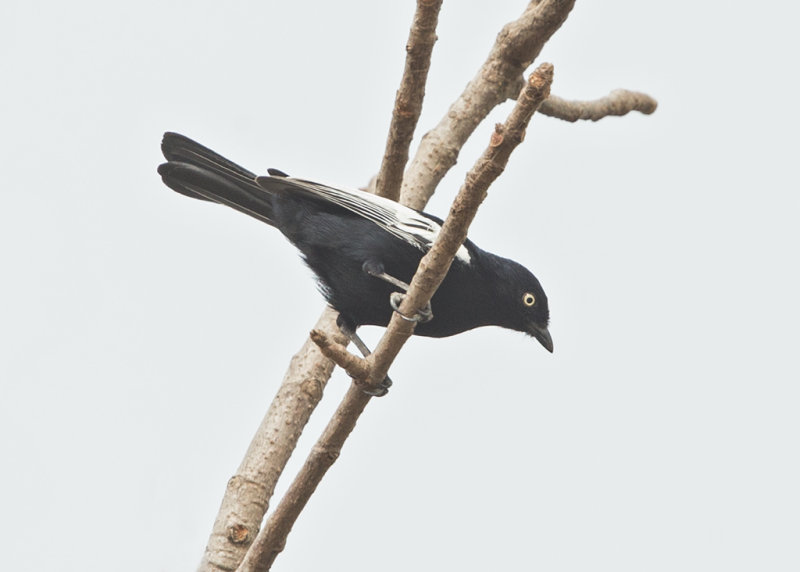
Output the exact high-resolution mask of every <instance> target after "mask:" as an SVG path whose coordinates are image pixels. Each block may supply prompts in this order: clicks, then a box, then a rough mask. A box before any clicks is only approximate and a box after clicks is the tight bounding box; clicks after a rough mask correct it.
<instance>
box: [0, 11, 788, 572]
mask: <svg viewBox="0 0 800 572" xmlns="http://www.w3.org/2000/svg"><path fill="white" fill-rule="evenodd" d="M413 4H414V3H413V2H412V1H411V0H406V1H403V2H399V1H398V2H367V1H365V0H345V1H340V2H294V3H291V2H274V1H266V2H264V1H262V2H244V1H232V2H206V1H195V2H176V1H167V2H164V1H161V2H153V1H149V0H144V1H141V2H137V3H126V4H121V3H115V2H94V1H88V0H77V1H75V2H55V1H52V0H50V1H48V0H43V1H31V0H27V1H25V2H23V1H18V0H10V1H9V0H5V1H4V2H3V3H2V6H0V73H2V80H1V81H2V89H0V119H1V120H0V157H2V169H0V193H2V198H3V202H2V204H3V207H2V209H0V261H1V263H2V281H0V292H1V293H2V305H0V348H2V349H0V459H2V463H3V467H4V469H3V471H2V472H0V512H1V513H2V514H3V518H2V519H0V546H2V551H1V553H2V565H3V568H5V569H8V570H17V571H27V570H31V571H39V570H69V571H72V570H75V571H77V570H81V571H85V570H98V571H108V570H119V571H134V570H135V571H137V572H138V571H142V570H154V571H165V572H166V571H169V572H172V571H183V570H185V571H190V570H194V568H195V567H196V565H197V563H198V562H199V560H200V558H201V555H202V551H203V548H204V546H205V542H206V539H207V537H208V533H209V531H210V529H211V524H212V522H213V519H214V516H215V514H216V511H217V508H218V505H219V501H220V499H221V497H222V493H223V491H224V488H225V483H226V481H227V479H228V478H229V477H230V476H231V475H232V474H233V473H234V471H235V470H236V468H237V466H238V463H239V461H240V460H241V458H242V456H243V454H244V451H245V449H246V448H247V445H248V443H249V441H250V438H251V436H252V435H253V433H254V431H255V429H256V427H257V426H258V424H259V422H260V421H261V418H262V416H263V414H264V412H265V410H266V408H267V407H268V405H269V402H270V400H271V398H272V396H273V395H274V393H275V391H276V389H277V387H278V383H279V381H280V379H281V377H282V375H283V373H284V371H285V368H286V366H287V364H288V361H289V359H290V357H291V355H292V354H293V353H294V352H295V351H296V350H297V349H298V348H299V347H300V345H301V344H302V343H303V341H304V339H305V336H306V335H307V332H308V330H309V328H310V327H311V326H312V325H313V324H314V322H315V319H316V317H317V316H318V314H319V312H320V310H321V309H322V307H323V301H322V299H321V297H320V296H319V295H318V293H317V292H316V289H315V286H314V283H313V280H312V279H311V276H310V273H309V271H308V270H307V269H306V268H305V267H304V266H303V264H302V263H301V262H300V260H299V258H298V257H297V255H296V253H295V252H294V249H293V248H292V247H291V245H289V244H288V243H287V242H286V241H285V240H284V239H283V237H282V236H281V235H280V233H278V232H277V231H275V230H274V229H271V228H269V227H267V226H265V225H263V224H261V223H259V222H258V221H255V220H253V219H249V218H248V217H245V216H243V215H241V214H239V213H236V212H234V211H232V210H230V209H226V208H223V207H220V206H216V205H210V204H205V203H201V202H199V201H192V200H190V199H188V198H186V197H183V196H180V195H177V194H175V193H173V192H171V191H169V190H168V189H167V188H166V187H164V186H163V185H162V183H161V181H160V179H159V178H158V176H157V175H156V171H155V169H156V166H157V165H158V164H159V163H160V162H161V156H160V151H159V142H160V139H161V134H162V133H163V132H164V131H166V130H171V131H178V132H181V133H185V134H186V135H189V136H191V137H194V138H196V139H198V140H200V141H201V142H203V143H205V144H206V145H208V146H210V147H212V148H214V149H216V150H217V151H219V152H220V153H222V154H224V155H226V156H228V157H230V158H232V159H234V160H236V161H238V162H240V163H242V164H243V165H245V166H246V167H248V168H250V169H251V170H255V171H257V172H264V171H265V170H266V169H267V168H268V167H276V168H280V169H283V170H285V171H287V172H289V173H291V174H294V175H298V176H301V177H304V178H309V179H312V180H318V181H320V182H326V183H332V184H341V185H345V186H350V187H353V186H359V185H362V184H364V183H366V182H367V181H368V179H369V178H370V177H371V176H372V175H373V174H374V173H375V172H376V170H377V168H378V165H379V161H380V158H381V156H382V153H383V147H384V141H385V136H386V131H387V126H388V122H389V116H390V110H391V106H392V102H393V97H394V92H395V90H396V89H397V86H398V82H399V77H400V73H401V71H402V65H403V58H404V55H405V53H404V45H405V41H406V37H407V33H408V27H409V24H410V20H411V14H412V12H413ZM525 4H526V3H525V2H524V1H523V0H494V1H493V2H477V1H474V0H469V1H467V0H462V1H446V2H445V5H444V8H443V10H442V14H441V18H440V20H441V25H440V28H439V41H438V43H437V44H436V48H435V51H434V59H433V65H432V68H431V73H430V81H429V84H428V88H427V94H428V95H427V99H426V102H425V110H424V113H423V116H422V119H421V122H420V129H421V132H424V131H425V130H427V129H429V128H430V127H432V126H433V125H434V124H435V123H436V122H437V121H438V120H439V118H440V117H441V116H442V115H443V114H444V113H446V110H447V107H448V105H449V104H450V102H451V101H452V100H453V99H454V98H455V97H456V96H457V95H458V94H459V93H460V92H461V90H462V89H463V87H464V86H465V84H466V83H467V81H469V79H470V78H471V77H472V76H473V74H474V72H475V70H476V68H477V66H478V65H480V63H481V62H482V61H483V59H484V58H485V56H486V54H487V53H488V50H489V48H490V46H491V44H492V42H493V41H494V37H495V35H496V34H497V32H498V30H499V29H500V27H501V26H502V24H504V23H505V22H507V21H510V20H512V19H514V18H516V17H517V16H518V15H519V13H520V12H521V11H522V9H523V8H524V6H525ZM788 6H791V3H780V4H779V3H762V4H758V3H755V4H754V3H752V2H742V1H733V2H722V1H711V2H703V3H700V2H686V1H685V2H666V3H664V2H661V3H658V2H639V1H635V0H610V1H607V2H602V3H601V2H578V3H577V6H576V8H575V9H574V11H573V13H572V15H571V16H570V18H569V19H568V21H567V22H566V24H565V25H564V27H563V28H562V29H561V30H560V31H559V32H558V33H557V34H556V36H555V37H554V38H553V40H552V41H551V42H550V43H549V44H548V45H547V47H546V48H545V50H544V51H543V53H542V56H541V58H540V60H539V61H550V62H552V63H553V64H554V65H555V82H554V85H553V93H556V94H558V95H560V96H562V97H566V98H594V97H599V96H602V95H604V94H606V93H607V92H608V91H610V90H612V89H615V88H619V87H626V88H630V89H636V90H641V91H645V92H647V93H650V94H652V95H653V96H655V97H656V98H657V99H658V100H659V109H658V111H657V112H656V113H655V114H654V115H652V116H642V115H638V114H633V115H630V116H628V117H624V118H607V119H604V120H602V121H600V122H599V123H595V124H568V123H565V122H561V121H558V120H555V119H550V118H547V117H542V116H537V117H535V118H534V120H533V123H532V125H531V127H530V129H529V131H528V136H527V138H526V140H525V142H524V144H523V145H522V146H520V147H519V148H518V149H517V151H516V152H515V154H514V155H513V156H512V158H511V162H510V164H509V167H508V169H507V170H506V172H505V173H504V174H503V176H502V177H501V178H500V179H499V180H498V181H497V182H496V184H495V185H494V186H493V187H492V189H491V190H490V193H489V197H488V199H487V200H486V202H485V203H484V205H483V207H482V209H481V211H480V212H479V214H478V217H477V219H476V221H475V223H474V225H473V227H472V230H471V232H470V236H471V238H472V239H473V240H474V241H475V242H477V243H478V244H479V245H481V246H482V247H483V248H485V249H487V250H490V251H492V252H496V253H498V254H501V255H503V256H506V257H510V258H513V259H516V260H518V261H520V262H522V263H523V264H525V265H526V266H528V267H529V268H531V269H532V270H533V271H534V273H535V274H536V275H537V276H538V277H539V278H540V280H541V282H542V284H543V286H544V287H545V289H546V291H547V293H548V296H549V299H550V304H551V318H552V319H551V332H552V335H553V339H554V342H555V353H554V354H553V355H550V354H548V353H547V352H546V351H544V350H543V349H542V348H541V347H540V346H539V345H538V344H537V343H536V342H535V341H534V340H532V339H531V338H528V337H525V336H523V335H520V334H517V333H513V332H510V331H503V330H500V329H496V328H484V329H481V330H476V331H473V332H469V333H466V334H463V335H460V336H457V337H454V338H449V339H444V340H430V339H414V340H412V341H411V342H410V343H409V344H408V345H407V346H406V348H405V349H404V350H403V352H402V353H401V354H400V356H399V358H398V360H397V362H396V363H395V365H394V366H393V368H392V378H393V379H394V380H395V387H393V388H392V390H391V392H390V393H389V395H388V397H386V398H382V399H380V400H373V401H372V402H371V404H370V405H369V407H368V410H367V412H366V413H365V415H364V416H363V417H362V419H361V421H360V422H359V425H358V427H357V430H356V431H355V433H354V434H353V436H352V437H351V439H350V440H349V441H348V442H347V444H346V446H345V449H344V451H343V454H342V456H341V458H340V459H339V461H338V462H337V463H336V465H335V466H334V467H333V469H332V470H331V471H330V473H329V474H328V476H327V478H326V479H325V481H323V484H322V485H321V487H320V488H319V490H318V491H317V494H316V495H315V496H314V498H313V499H312V500H311V502H310V504H309V506H308V509H307V510H306V512H304V513H303V515H302V516H301V517H300V519H299V521H298V522H297V524H296V526H295V527H294V530H293V532H292V534H291V536H290V537H289V541H288V544H287V548H286V551H285V553H284V554H283V555H281V556H280V558H279V559H278V561H277V563H276V565H275V567H274V569H275V570H278V571H306V570H308V571H311V570H321V569H325V570H344V569H347V570H352V571H371V570H376V569H380V570H383V571H386V572H393V571H407V570H420V569H421V570H433V569H453V570H455V569H458V570H468V571H484V570H543V571H544V570H546V571H576V572H577V571H581V572H584V571H587V570H613V571H614V572H623V571H632V572H633V571H636V572H641V571H648V572H649V571H660V570H664V571H674V570H681V571H684V572H688V571H694V570H697V571H707V570H734V571H738V570H770V571H781V570H787V571H788V570H798V569H800V551H798V549H797V541H798V538H800V516H798V515H800V492H799V491H800V487H798V484H797V483H800V460H799V459H798V436H799V435H800V421H798V409H799V408H800V390H799V389H798V382H800V368H798V365H797V364H798V351H799V350H798V348H800V336H799V335H798V327H797V324H798V319H799V318H800V304H799V303H798V292H800V279H799V277H798V245H799V244H800V224H798V219H799V217H800V199H798V183H797V150H798V145H797V139H796V137H797V133H798V127H799V126H798V118H797V112H796V105H797V101H798V99H799V98H800V93H798V91H800V90H798V80H797V74H796V67H797V66H796V56H797V54H798V53H800V50H798V42H797V41H796V39H794V38H796V21H797V13H796V9H794V8H787V7H788ZM771 10H772V11H771ZM778 10H781V11H783V12H778ZM789 10H792V11H793V13H790V12H789ZM509 109H510V105H508V104H507V105H506V106H503V107H502V108H500V109H499V110H497V111H496V113H494V114H493V115H492V116H491V117H490V118H489V119H488V120H487V121H486V122H484V124H482V125H481V126H480V128H479V130H478V132H477V133H476V135H475V138H474V140H473V141H472V142H471V143H470V144H468V145H467V146H466V147H465V148H464V150H463V152H462V153H461V156H460V158H459V163H458V165H457V166H456V168H455V169H453V171H452V172H451V174H450V175H449V176H448V177H447V178H446V179H445V180H444V181H443V183H442V184H441V185H440V187H439V193H438V194H437V195H436V197H434V199H433V201H432V202H431V204H430V205H429V208H428V210H429V211H430V212H432V213H435V214H439V215H444V214H446V212H447V207H448V204H449V201H451V200H452V198H453V196H454V194H455V192H456V190H457V189H458V186H459V184H460V183H461V181H462V180H463V177H464V174H465V172H466V171H467V169H468V168H469V167H470V166H471V165H472V163H473V161H474V160H475V158H476V157H477V156H478V155H479V153H480V152H481V151H482V149H483V148H484V146H485V144H486V142H487V141H488V136H489V133H490V130H491V127H492V125H493V124H494V123H495V122H497V121H502V120H503V119H504V118H505V114H506V113H507V112H508V110H509ZM379 334H380V330H379V329H377V328H372V329H371V330H369V331H365V337H366V338H367V339H368V340H369V342H370V343H373V344H374V342H375V341H376V340H377V339H378V336H379ZM348 381H349V380H348V379H347V378H346V376H344V375H343V374H342V373H341V372H337V373H336V374H335V375H334V378H333V379H332V381H331V382H330V384H329V386H328V389H327V391H326V396H325V399H324V401H323V404H322V405H321V406H320V408H319V410H318V412H317V413H316V414H315V415H314V417H313V418H312V421H311V423H310V424H309V426H308V428H307V430H306V432H305V433H304V436H303V439H302V441H301V449H302V450H304V451H306V450H307V449H308V447H309V446H310V444H311V443H312V442H313V440H314V439H316V437H317V436H318V434H319V432H320V430H321V428H322V427H323V426H324V424H325V423H326V421H327V419H328V417H329V415H330V412H331V411H332V410H333V408H334V407H335V406H336V404H337V403H338V401H339V399H340V397H341V396H342V394H343V393H344V391H345V390H346V387H347V384H348ZM302 458H303V456H301V457H299V458H296V459H294V460H293V461H292V463H291V464H290V466H289V468H288V469H287V472H286V476H287V477H292V476H293V475H294V473H295V472H296V470H297V468H298V466H299V464H300V463H301V462H302ZM285 487H286V479H285V480H282V481H281V483H280V486H279V488H280V491H282V490H283V489H284V488H285ZM280 491H279V492H280Z"/></svg>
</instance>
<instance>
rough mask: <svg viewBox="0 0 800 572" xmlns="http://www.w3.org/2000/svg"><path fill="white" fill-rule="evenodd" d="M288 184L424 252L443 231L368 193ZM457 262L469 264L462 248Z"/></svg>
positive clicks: (412, 212)
mask: <svg viewBox="0 0 800 572" xmlns="http://www.w3.org/2000/svg"><path fill="white" fill-rule="evenodd" d="M285 180H286V181H292V182H293V183H295V184H297V185H298V186H300V187H302V188H303V189H305V190H307V191H308V192H310V193H312V194H314V195H317V196H318V197H320V198H322V199H324V200H326V201H328V202H331V203H333V204H336V205H339V206H340V207H342V208H345V209H347V210H349V211H350V212H353V213H355V214H357V215H358V216H361V217H363V218H365V219H367V220H370V221H372V222H374V223H375V224H377V225H378V226H379V227H381V228H382V229H384V230H385V231H387V232H389V233H390V234H393V235H394V236H396V237H397V238H399V239H401V240H404V241H405V242H407V243H409V244H411V245H412V246H415V247H416V248H419V249H420V250H421V251H422V252H428V250H430V248H431V246H432V245H433V241H434V240H436V237H437V236H438V235H439V233H440V232H441V230H442V227H441V225H440V224H439V223H438V222H436V221H435V220H432V219H430V218H428V217H426V216H425V215H423V214H421V213H418V212H417V211H415V210H414V209H411V208H409V207H406V206H403V205H401V204H400V203H397V202H395V201H393V200H390V199H387V198H385V197H379V196H378V195H373V194H372V193H367V192H365V191H357V190H351V189H349V190H343V189H337V188H334V187H329V186H327V185H320V184H319V183H313V182H311V181H304V180H302V179H294V178H287V179H285ZM456 258H458V259H459V260H460V261H461V262H463V263H464V264H469V263H470V260H471V259H470V255H469V251H468V250H467V248H466V247H465V246H464V245H463V244H462V245H461V246H460V247H459V248H458V251H457V252H456Z"/></svg>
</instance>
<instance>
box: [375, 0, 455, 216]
mask: <svg viewBox="0 0 800 572" xmlns="http://www.w3.org/2000/svg"><path fill="white" fill-rule="evenodd" d="M441 7H442V0H417V11H416V13H415V14H414V22H413V24H412V25H411V31H410V33H409V35H408V43H407V44H406V65H405V70H404V71H403V79H402V81H401V82H400V89H399V90H397V97H396V98H395V101H394V111H393V112H392V123H391V126H390V127H389V136H388V138H387V140H386V150H385V151H384V154H383V161H382V162H381V169H380V171H379V172H378V179H377V181H376V190H375V192H376V194H378V195H380V196H382V197H388V198H390V199H392V200H394V201H396V200H399V198H400V186H401V185H402V183H403V169H405V168H406V163H407V162H408V148H409V147H410V146H411V139H412V137H413V136H414V129H416V127H417V121H418V120H419V115H420V113H422V100H423V99H424V97H425V83H426V82H427V80H428V70H429V69H430V66H431V53H432V52H433V45H434V44H435V43H436V25H437V23H438V21H439V9H440V8H441Z"/></svg>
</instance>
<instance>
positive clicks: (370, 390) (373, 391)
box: [339, 323, 392, 397]
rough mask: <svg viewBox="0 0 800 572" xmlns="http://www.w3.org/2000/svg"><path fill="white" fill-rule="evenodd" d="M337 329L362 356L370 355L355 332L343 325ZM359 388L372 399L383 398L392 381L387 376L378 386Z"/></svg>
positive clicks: (363, 385)
mask: <svg viewBox="0 0 800 572" xmlns="http://www.w3.org/2000/svg"><path fill="white" fill-rule="evenodd" d="M339 328H340V329H341V330H342V332H344V334H345V335H346V336H347V337H349V338H350V341H352V342H353V345H354V346H356V348H358V351H359V352H361V355H362V356H364V357H367V356H369V355H370V354H371V353H372V352H371V351H370V350H369V348H368V347H367V344H365V343H364V340H362V339H361V336H359V335H358V334H357V333H356V332H355V330H353V329H351V328H349V327H347V326H345V325H344V324H343V323H340V324H339ZM359 387H360V388H361V391H363V392H364V393H366V394H367V395H371V396H373V397H383V396H384V395H386V394H387V393H389V388H390V387H392V380H391V378H390V377H389V376H388V375H387V376H386V377H385V378H384V379H383V381H382V382H380V383H379V384H378V385H366V384H359Z"/></svg>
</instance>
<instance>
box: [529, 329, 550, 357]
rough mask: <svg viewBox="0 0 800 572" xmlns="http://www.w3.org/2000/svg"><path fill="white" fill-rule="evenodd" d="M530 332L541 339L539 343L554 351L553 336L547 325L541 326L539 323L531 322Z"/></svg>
mask: <svg viewBox="0 0 800 572" xmlns="http://www.w3.org/2000/svg"><path fill="white" fill-rule="evenodd" d="M528 332H529V333H530V335H532V336H533V337H534V338H536V339H537V340H539V343H540V344H542V345H543V346H544V349H546V350H547V351H548V352H550V353H553V338H551V337H550V331H549V330H548V329H547V326H540V325H538V324H530V325H529V326H528Z"/></svg>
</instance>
